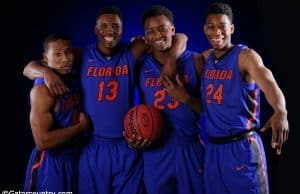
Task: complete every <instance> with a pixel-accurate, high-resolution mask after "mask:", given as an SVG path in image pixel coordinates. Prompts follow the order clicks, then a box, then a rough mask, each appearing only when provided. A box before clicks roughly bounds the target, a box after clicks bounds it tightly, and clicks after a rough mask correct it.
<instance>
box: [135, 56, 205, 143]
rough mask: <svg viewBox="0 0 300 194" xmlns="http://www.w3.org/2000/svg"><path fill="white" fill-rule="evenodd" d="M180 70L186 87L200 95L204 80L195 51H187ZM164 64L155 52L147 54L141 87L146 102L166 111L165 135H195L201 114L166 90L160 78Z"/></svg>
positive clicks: (181, 58)
mask: <svg viewBox="0 0 300 194" xmlns="http://www.w3.org/2000/svg"><path fill="white" fill-rule="evenodd" d="M177 64H178V66H177V72H178V73H179V74H180V75H181V80H182V82H183V83H184V86H185V88H186V90H187V91H188V92H189V93H190V94H191V95H193V96H196V97H197V96H198V97H199V96H200V94H199V87H200V85H199V84H200V81H199V78H198V76H197V72H196V69H195V64H194V54H193V53H192V52H190V51H185V52H184V53H183V54H182V56H181V57H180V58H179V59H178V62H177ZM160 71H161V66H160V65H159V62H158V61H156V60H155V59H154V57H153V56H152V55H149V56H148V57H146V58H145V60H144V64H143V66H142V67H141V71H140V85H139V86H140V89H141V91H142V93H143V97H144V100H145V103H146V104H148V105H150V106H154V107H155V108H158V109H160V110H161V111H162V113H163V116H164V122H165V123H166V125H165V128H164V130H163V133H164V134H163V135H164V136H169V137H170V138H172V137H173V136H174V137H180V136H192V135H195V134H197V133H198V132H199V122H198V121H199V115H198V114H196V113H195V112H193V111H192V110H191V109H190V108H189V107H188V106H186V105H184V104H183V103H181V102H179V101H176V100H174V99H172V98H171V97H170V96H169V95H168V94H167V92H166V91H164V90H163V87H162V82H161V78H160Z"/></svg>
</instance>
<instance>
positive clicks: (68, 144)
mask: <svg viewBox="0 0 300 194" xmlns="http://www.w3.org/2000/svg"><path fill="white" fill-rule="evenodd" d="M44 58H45V62H46V64H47V67H48V68H51V69H53V71H55V72H57V73H58V74H59V75H61V76H62V78H63V80H64V82H65V84H66V85H67V86H68V87H69V91H68V92H67V93H66V94H65V95H64V96H60V97H54V96H52V95H51V93H50V91H49V89H48V88H47V87H46V86H45V82H44V79H43V78H38V79H36V80H35V82H34V86H33V88H32V90H31V92H30V103H31V111H30V125H31V129H32V134H33V137H34V141H35V144H36V147H35V148H34V149H33V151H32V154H31V157H30V161H29V164H28V167H27V173H26V179H25V185H24V190H25V191H43V192H44V191H49V192H62V191H65V192H74V193H75V192H76V187H77V178H78V171H77V170H78V151H79V150H78V148H79V147H78V144H77V141H78V140H79V139H78V137H79V135H80V133H81V132H83V131H85V130H87V129H88V128H89V127H90V126H89V119H88V117H87V116H86V115H85V114H84V113H83V112H80V98H81V91H80V87H79V86H80V84H79V79H78V78H77V79H75V78H74V76H73V75H72V72H71V69H72V64H73V58H74V57H73V53H72V48H71V43H70V40H69V39H68V38H67V37H66V36H64V35H62V34H58V33H56V34H51V35H49V36H48V37H47V38H46V39H45V41H44Z"/></svg>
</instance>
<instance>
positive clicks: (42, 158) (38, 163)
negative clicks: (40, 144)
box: [28, 151, 45, 191]
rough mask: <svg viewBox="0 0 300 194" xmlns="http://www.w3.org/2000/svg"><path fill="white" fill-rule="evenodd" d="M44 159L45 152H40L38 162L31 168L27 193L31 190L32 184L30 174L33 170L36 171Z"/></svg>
mask: <svg viewBox="0 0 300 194" xmlns="http://www.w3.org/2000/svg"><path fill="white" fill-rule="evenodd" d="M44 157H45V151H42V153H41V156H40V160H39V161H37V162H36V163H35V164H34V165H32V167H31V178H30V183H29V188H28V191H30V188H31V183H32V173H33V171H34V170H35V169H37V168H38V167H39V166H40V165H41V164H42V162H43V160H44Z"/></svg>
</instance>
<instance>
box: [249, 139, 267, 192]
mask: <svg viewBox="0 0 300 194" xmlns="http://www.w3.org/2000/svg"><path fill="white" fill-rule="evenodd" d="M248 139H249V140H250V141H253V142H255V143H256V144H257V147H258V150H259V159H260V162H261V168H262V173H263V176H264V180H265V182H266V183H268V178H267V170H266V167H265V166H264V164H265V163H264V161H263V159H262V152H261V149H260V144H259V143H258V142H257V139H256V138H254V137H248ZM266 185H267V184H266ZM267 190H268V189H267Z"/></svg>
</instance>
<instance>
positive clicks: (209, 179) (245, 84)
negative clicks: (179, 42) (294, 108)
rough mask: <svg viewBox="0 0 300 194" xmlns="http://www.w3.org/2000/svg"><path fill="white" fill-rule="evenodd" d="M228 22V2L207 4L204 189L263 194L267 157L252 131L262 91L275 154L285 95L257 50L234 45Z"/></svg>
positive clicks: (283, 125)
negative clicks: (268, 105)
mask: <svg viewBox="0 0 300 194" xmlns="http://www.w3.org/2000/svg"><path fill="white" fill-rule="evenodd" d="M232 22H233V13H232V9H231V7H230V6H229V5H227V4H224V3H213V4H211V5H210V6H209V8H208V10H207V13H206V23H205V25H204V33H205V35H206V37H207V39H208V41H209V42H210V44H211V46H212V49H209V50H207V51H205V52H204V53H203V55H204V57H205V61H206V64H205V66H204V69H203V73H202V82H201V92H202V101H203V107H204V111H205V114H206V127H205V128H206V130H207V133H208V143H207V145H206V156H205V165H204V168H205V171H204V172H205V177H204V178H205V179H204V180H205V192H206V193H207V194H216V193H232V194H233V193H243V194H254V193H255V194H257V193H264V194H265V193H269V186H268V177H267V166H266V156H265V152H264V147H263V143H262V140H261V138H260V136H259V134H258V133H256V132H255V130H257V129H258V128H259V127H260V106H259V101H260V91H262V92H263V93H264V94H265V97H266V100H267V101H268V103H269V104H270V105H271V107H272V108H273V110H274V113H273V115H272V116H271V118H270V119H269V120H268V121H267V123H266V124H265V125H264V126H263V127H262V129H261V131H265V130H266V129H268V128H272V147H273V148H274V149H276V152H277V154H279V155H280V154H281V147H282V145H283V143H284V142H286V141H287V138H288V131H289V124H288V120H287V110H286V104H285V98H284V95H283V93H282V91H281V90H280V88H279V87H278V85H277V83H276V81H275V79H274V77H273V75H272V73H271V71H270V70H269V69H268V68H266V67H265V66H264V64H263V61H262V59H261V57H260V56H259V54H258V53H257V52H255V51H254V50H253V49H250V48H248V47H247V46H246V45H241V44H236V45H234V44H232V42H231V35H232V34H233V32H234V25H233V23H232ZM170 83H171V84H169V85H172V86H170V87H172V88H173V89H174V88H177V89H178V87H177V86H176V85H175V84H172V82H170ZM166 87H168V86H166ZM171 91H172V92H173V93H172V94H175V92H174V91H173V90H171ZM177 94H178V92H177V93H176V96H177V97H175V96H173V97H174V98H175V99H177V98H178V97H179V95H177Z"/></svg>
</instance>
